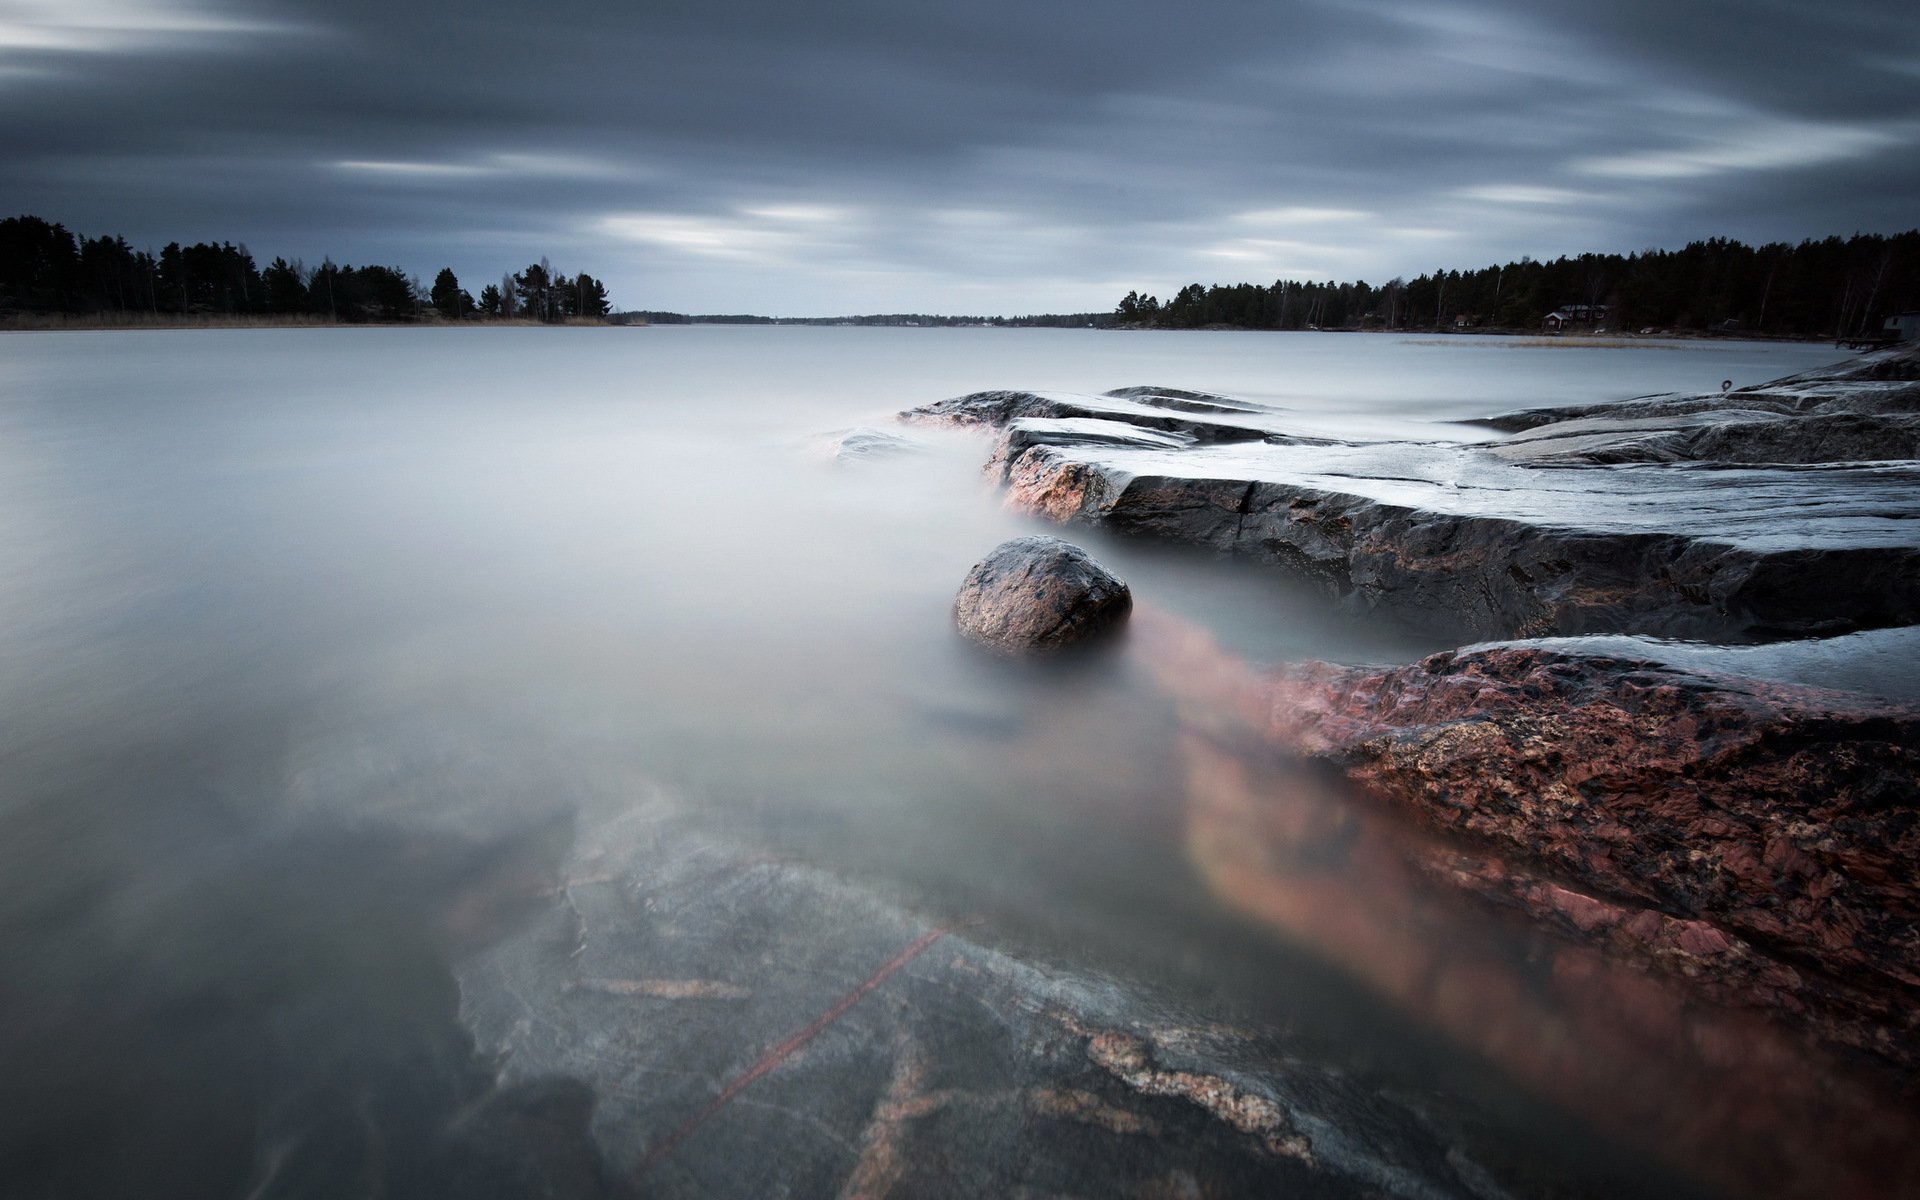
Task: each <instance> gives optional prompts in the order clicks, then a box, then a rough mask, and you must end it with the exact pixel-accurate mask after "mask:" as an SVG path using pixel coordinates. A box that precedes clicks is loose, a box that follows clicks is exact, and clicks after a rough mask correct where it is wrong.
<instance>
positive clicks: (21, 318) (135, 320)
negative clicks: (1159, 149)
mask: <svg viewBox="0 0 1920 1200" xmlns="http://www.w3.org/2000/svg"><path fill="white" fill-rule="evenodd" d="M676 324H683V325H685V326H689V327H691V326H702V327H707V328H717V327H723V326H744V327H748V328H768V327H789V328H790V327H811V328H824V329H842V328H845V329H854V328H858V329H929V328H941V329H1025V328H1034V329H1051V328H1077V327H1076V326H1018V325H980V326H974V325H942V326H926V325H909V324H899V325H887V324H879V323H867V324H855V323H852V322H849V323H847V324H844V325H842V324H838V323H828V322H824V321H814V320H808V321H798V320H796V321H784V320H771V321H767V322H764V323H755V324H754V325H751V326H749V325H747V323H745V322H735V321H688V322H676ZM649 327H651V326H650V324H649V323H648V322H646V321H638V320H627V321H618V320H608V319H605V318H598V317H575V318H572V319H569V320H566V321H535V320H524V319H520V318H505V319H490V320H485V321H353V322H349V321H333V320H329V319H327V318H325V317H316V316H308V315H300V316H273V317H268V316H236V315H231V314H218V315H215V314H208V315H204V316H198V315H182V314H179V313H160V314H157V315H155V314H149V313H140V314H106V315H103V314H100V313H88V314H85V315H79V316H72V317H62V316H60V315H59V314H51V313H48V314H41V313H31V314H18V315H15V316H11V317H4V318H0V333H101V332H120V333H127V332H169V331H177V330H196V329H498V328H509V329H556V328H567V329H646V328H649ZM1100 332H1103V333H1106V332H1118V333H1246V334H1262V333H1266V334H1296V333H1354V334H1371V335H1375V336H1378V335H1381V334H1388V335H1392V336H1395V337H1400V338H1413V339H1417V340H1419V341H1420V342H1422V343H1423V344H1428V345H1454V344H1465V343H1467V342H1469V341H1471V340H1474V339H1479V338H1521V339H1525V341H1524V342H1522V343H1521V345H1522V346H1524V347H1527V348H1536V347H1537V348H1541V349H1551V348H1554V347H1580V348H1583V349H1589V350H1594V349H1628V348H1631V347H1634V346H1647V345H1659V344H1662V343H1673V342H1721V341H1726V342H1783V343H1793V344H1798V345H1817V344H1823V343H1826V342H1828V341H1830V340H1831V339H1830V338H1827V337H1808V336H1797V335H1792V334H1764V333H1753V332H1744V333H1737V334H1731V333H1729V334H1710V333H1693V332H1688V333H1678V332H1662V333H1649V334H1600V335H1594V334H1582V333H1565V334H1541V333H1539V332H1537V331H1521V330H1495V329H1471V330H1447V329H1316V330H1297V329H1242V328H1236V327H1232V326H1222V327H1217V328H1211V329H1208V328H1203V329H1198V330H1179V329H1150V328H1149V329H1142V328H1139V327H1133V328H1127V327H1119V328H1114V327H1108V328H1106V329H1102V330H1100ZM1836 344H1837V343H1836Z"/></svg>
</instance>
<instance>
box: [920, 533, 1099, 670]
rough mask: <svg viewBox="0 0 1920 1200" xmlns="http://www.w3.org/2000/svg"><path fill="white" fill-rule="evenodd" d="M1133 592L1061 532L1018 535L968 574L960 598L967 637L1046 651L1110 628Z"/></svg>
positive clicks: (997, 648)
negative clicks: (1050, 535) (1063, 539)
mask: <svg viewBox="0 0 1920 1200" xmlns="http://www.w3.org/2000/svg"><path fill="white" fill-rule="evenodd" d="M1132 609H1133V593H1132V592H1131V591H1129V590H1128V589H1127V585H1126V584H1124V583H1122V582H1120V580H1119V579H1117V578H1115V577H1114V575H1113V573H1112V572H1110V571H1108V570H1107V569H1106V568H1105V567H1103V566H1101V565H1100V564H1099V563H1097V562H1095V561H1094V559H1093V556H1092V555H1090V554H1088V553H1087V552H1086V551H1085V550H1082V549H1081V548H1080V547H1078V546H1075V545H1073V544H1072V543H1070V542H1063V541H1061V540H1060V539H1059V538H1054V537H1023V538H1014V539H1013V540H1012V541H1010V542H1002V543H1001V544H1000V545H998V546H996V547H994V549H993V552H992V553H991V554H989V555H987V556H986V557H985V558H983V559H981V560H980V561H979V562H977V563H975V564H974V566H973V569H972V570H971V571H968V572H967V578H966V582H964V583H962V584H961V585H960V594H959V595H958V596H956V597H954V601H953V620H954V624H956V625H957V626H958V627H959V629H960V632H961V634H962V635H963V636H965V637H966V638H967V639H968V640H970V641H973V642H977V643H979V644H980V645H982V646H985V647H986V648H987V649H989V650H991V651H993V652H994V653H996V654H1005V655H1025V654H1044V653H1050V652H1052V651H1055V650H1062V649H1065V648H1066V647H1068V646H1071V645H1075V644H1076V643H1079V642H1084V641H1086V640H1088V639H1089V638H1093V637H1097V636H1099V635H1100V634H1103V633H1106V632H1107V631H1109V630H1111V629H1112V628H1114V627H1115V626H1117V625H1119V624H1120V623H1121V622H1122V621H1124V620H1126V617H1127V614H1128V613H1129V612H1131V611H1132Z"/></svg>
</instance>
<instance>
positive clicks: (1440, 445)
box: [908, 359, 1920, 642]
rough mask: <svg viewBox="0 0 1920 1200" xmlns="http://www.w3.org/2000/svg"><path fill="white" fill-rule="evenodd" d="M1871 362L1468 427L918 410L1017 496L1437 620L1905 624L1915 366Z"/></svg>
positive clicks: (1042, 406)
mask: <svg viewBox="0 0 1920 1200" xmlns="http://www.w3.org/2000/svg"><path fill="white" fill-rule="evenodd" d="M1901 361H1904V360H1901ZM1871 370H1872V371H1878V372H1879V373H1880V375H1887V376H1889V377H1887V378H1881V377H1878V376H1874V377H1862V373H1863V371H1864V372H1866V373H1867V374H1871V371H1867V369H1866V368H1857V367H1853V366H1848V367H1843V368H1836V369H1835V370H1834V371H1832V372H1830V373H1829V374H1828V375H1825V376H1820V375H1806V376H1796V377H1793V378H1792V379H1791V380H1783V381H1778V382H1776V383H1774V384H1769V385H1767V386H1765V387H1762V388H1755V389H1747V390H1745V391H1741V392H1735V393H1732V394H1731V395H1724V396H1723V395H1720V394H1717V393H1716V394H1714V395H1712V396H1698V397H1652V398H1648V399H1643V400H1637V401H1627V402H1624V403H1621V404H1617V405H1600V406H1588V407H1586V408H1581V409H1568V410H1557V411H1548V410H1540V411H1539V412H1538V413H1535V414H1519V415H1517V416H1516V417H1515V418H1514V420H1512V421H1509V422H1507V424H1506V426H1504V427H1512V428H1523V427H1524V428H1528V429H1530V430H1531V431H1532V432H1530V433H1529V434H1527V435H1526V436H1524V437H1521V438H1516V439H1512V440H1508V441H1502V442H1493V443H1487V444H1483V445H1461V444H1458V443H1452V442H1372V443H1352V442H1338V441H1330V440H1327V439H1324V438H1321V439H1310V438H1304V437H1300V436H1297V435H1294V434H1290V433H1288V432H1287V431H1286V429H1285V426H1284V424H1283V421H1282V414H1280V413H1279V412H1278V410H1274V409H1269V408H1265V407H1262V406H1258V405H1252V404H1246V403H1244V402H1243V403H1241V404H1240V405H1239V406H1238V407H1235V406H1234V404H1233V402H1229V401H1227V400H1225V399H1224V398H1218V397H1207V398H1199V399H1194V398H1189V397H1183V396H1179V395H1175V394H1172V393H1169V392H1168V391H1167V390H1166V389H1122V393H1120V394H1110V395H1108V396H1105V397H1090V396H1077V397H1076V396H1068V395H1064V394H1053V393H1048V394H1042V393H1024V392H1021V393H1014V392H993V393H978V394H976V395H973V396H965V397H959V398H957V399H955V400H952V401H943V402H941V403H940V404H936V405H929V406H927V408H925V409H921V410H916V413H917V414H918V415H919V418H920V419H938V420H945V421H961V422H964V423H971V424H974V425H982V426H998V427H1004V428H1005V431H1006V432H1005V433H1004V434H1003V436H1002V437H1001V439H1000V440H999V443H998V444H997V445H996V447H995V450H994V453H993V459H992V461H991V462H990V464H989V471H990V473H991V474H993V475H994V476H995V477H997V478H999V479H1001V480H1003V481H1004V482H1005V483H1006V485H1007V489H1008V492H1007V501H1008V504H1009V506H1010V507H1012V508H1014V509H1016V510H1019V511H1023V512H1027V513H1031V514H1033V515H1036V516H1042V517H1045V518H1047V519H1049V520H1052V521H1056V522H1060V523H1063V524H1084V525H1092V526H1100V527H1103V528H1106V529H1109V530H1112V531H1114V532H1118V533H1126V534H1132V535H1138V536H1147V537H1155V538H1164V539H1168V540H1173V541H1179V542H1185V543H1189V544H1193V545H1198V546H1203V547H1207V548H1210V549H1213V550H1215V551H1218V552H1221V553H1225V554H1233V555H1237V556H1243V557H1247V558H1251V559H1254V560H1256V561H1260V562H1264V563H1268V564H1271V565H1273V566H1276V567H1279V568H1281V569H1285V570H1288V571H1291V572H1294V573H1297V574H1302V575H1306V576H1308V577H1310V578H1313V579H1317V580H1319V581H1320V582H1322V583H1323V584H1324V586H1326V587H1327V589H1328V590H1329V591H1330V592H1332V593H1333V594H1334V595H1336V596H1338V597H1341V598H1343V599H1345V600H1346V601H1347V602H1349V603H1351V604H1352V605H1354V606H1355V607H1358V608H1361V609H1363V610H1369V611H1371V610H1375V609H1388V610H1392V611H1394V612H1395V613H1397V614H1400V615H1402V616H1404V617H1409V618H1411V619H1413V620H1416V621H1419V622H1421V623H1424V624H1428V625H1432V626H1436V627H1441V628H1443V629H1444V630H1445V631H1446V632H1448V633H1451V634H1454V635H1455V636H1461V637H1465V638H1501V637H1536V636H1542V635H1547V634H1585V633H1633V634H1657V635H1665V636H1680V637H1693V638H1704V639H1710V640H1714V641H1734V642H1738V641H1762V640H1768V639H1774V638H1780V637H1806V636H1827V635H1838V634H1844V633H1849V632H1853V631H1856V630H1861V629H1876V628H1886V627H1890V626H1897V625H1905V624H1911V623H1915V622H1917V621H1920V461H1916V460H1915V455H1916V454H1920V415H1916V413H1915V411H1914V410H1916V409H1920V384H1916V383H1913V382H1908V381H1905V380H1903V379H1901V378H1899V371H1900V370H1904V368H1903V367H1900V365H1899V363H1898V362H1894V361H1893V360H1891V359H1889V360H1888V361H1887V362H1883V363H1880V364H1879V365H1878V366H1875V367H1872V368H1871ZM1889 373H1890V374H1889ZM1909 393H1911V395H1910V394H1909ZM1176 405H1183V406H1186V407H1188V408H1199V409H1202V410H1204V414H1205V415H1199V414H1197V413H1187V412H1178V411H1176V410H1175V409H1174V408H1173V407H1171V406H1176ZM908 415H909V416H910V417H912V416H915V414H908ZM1522 418H1524V419H1522ZM1126 428H1131V429H1132V430H1133V431H1134V432H1133V433H1132V434H1129V433H1127V432H1126ZM1236 429H1237V430H1238V432H1237V433H1235V432H1233V431H1234V430H1236ZM1167 439H1175V441H1176V442H1177V444H1167Z"/></svg>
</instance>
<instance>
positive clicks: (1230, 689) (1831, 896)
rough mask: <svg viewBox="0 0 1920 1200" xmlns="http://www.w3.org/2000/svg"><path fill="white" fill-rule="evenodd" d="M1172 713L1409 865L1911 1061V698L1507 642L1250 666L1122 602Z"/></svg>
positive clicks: (1734, 1000)
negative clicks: (1364, 806)
mask: <svg viewBox="0 0 1920 1200" xmlns="http://www.w3.org/2000/svg"><path fill="white" fill-rule="evenodd" d="M1141 624H1142V630H1141V632H1140V635H1139V638H1138V642H1137V644H1138V647H1139V649H1140V652H1141V653H1142V654H1143V655H1144V656H1145V658H1146V660H1147V661H1148V662H1149V664H1150V665H1151V666H1152V668H1153V670H1154V673H1155V675H1156V677H1157V678H1158V679H1159V680H1160V681H1161V682H1162V683H1163V684H1164V685H1165V686H1167V687H1168V688H1169V690H1171V691H1172V692H1173V693H1174V694H1175V696H1176V697H1178V699H1179V700H1180V702H1181V706H1182V709H1183V712H1184V713H1185V715H1186V717H1187V719H1188V721H1190V722H1192V723H1195V724H1197V725H1199V726H1201V727H1204V728H1207V729H1210V730H1215V731H1219V732H1223V733H1239V734H1242V735H1244V734H1245V733H1247V732H1251V733H1253V734H1254V735H1256V736H1257V737H1258V738H1259V739H1260V740H1261V741H1264V742H1266V743H1268V744H1270V745H1272V746H1274V747H1277V748H1280V749H1283V750H1285V751H1288V752H1291V753H1295V754H1304V755H1308V756H1311V757H1313V758H1316V759H1319V760H1321V761H1324V762H1326V763H1328V764H1330V765H1332V766H1334V767H1336V768H1337V769H1338V770H1339V771H1340V773H1341V774H1343V775H1345V776H1346V777H1347V778H1348V779H1349V780H1351V781H1353V782H1354V783H1356V784H1359V785H1360V786H1361V787H1362V788H1363V789H1364V790H1365V791H1366V792H1367V793H1369V794H1370V795H1372V796H1373V797H1375V798H1376V799H1377V800H1379V801H1380V802H1382V803H1383V804H1384V805H1386V806H1387V807H1388V808H1390V809H1393V810H1398V811H1400V812H1402V813H1405V814H1407V815H1409V816H1411V817H1413V818H1414V819H1415V820H1416V821H1418V822H1419V823H1420V824H1421V825H1423V826H1426V827H1427V828H1429V829H1433V830H1437V831H1439V832H1440V833H1441V834H1443V835H1444V836H1446V837H1448V838H1452V839H1458V840H1457V842H1456V847H1455V851H1454V856H1453V857H1452V858H1451V859H1449V860H1445V861H1442V862H1441V863H1440V865H1438V866H1437V867H1435V868H1434V870H1435V873H1436V874H1438V875H1440V876H1443V877H1444V879H1445V881H1446V882H1448V883H1449V884H1451V885H1452V886H1456V887H1461V888H1465V889H1466V890H1468V891H1471V892H1476V893H1479V894H1481V895H1483V896H1485V897H1487V898H1489V899H1492V900H1495V901H1496V902H1498V903H1499V904H1501V905H1502V906H1511V907H1517V908H1519V909H1521V910H1523V911H1525V912H1527V913H1529V914H1530V915H1532V916H1533V917H1535V918H1536V919H1538V920H1540V921H1542V922H1543V923H1545V924H1547V925H1548V926H1550V927H1554V928H1559V929H1563V930H1565V931H1567V932H1569V933H1573V934H1576V935H1578V936H1581V937H1583V938H1585V939H1587V940H1589V941H1591V942H1593V943H1597V944H1599V945H1601V946H1603V947H1605V948H1606V949H1607V950H1609V951H1610V952H1611V953H1613V954H1615V955H1616V956H1618V957H1620V958H1623V959H1625V960H1627V961H1630V962H1633V963H1636V964H1639V965H1644V966H1648V967H1651V968H1654V969H1656V970H1658V971H1660V972H1662V973H1664V974H1667V975H1669V976H1672V977H1678V978H1680V979H1683V980H1685V981H1687V984H1688V986H1689V987H1691V988H1693V989H1695V990H1696V992H1697V993H1698V994H1700V995H1702V996H1704V997H1705V998H1706V999H1709V1000H1711V1001H1712V1002H1713V1003H1715V1004H1719V1005H1726V1006H1733V1007H1740V1008H1749V1009H1757V1010H1760V1011H1763V1012H1766V1013H1768V1014H1770V1015H1771V1016H1774V1017H1780V1018H1784V1019H1786V1020H1787V1021H1789V1022H1790V1023H1792V1024H1794V1025H1797V1026H1800V1027H1801V1028H1804V1029H1806V1030H1808V1031H1809V1032H1812V1033H1814V1034H1815V1035H1816V1036H1818V1037H1819V1038H1820V1039H1821V1040H1822V1041H1824V1042H1826V1043H1828V1044H1829V1045H1831V1046H1838V1047H1842V1048H1844V1050H1845V1051H1846V1052H1848V1053H1855V1054H1864V1055H1867V1056H1871V1057H1874V1058H1878V1059H1879V1060H1880V1061H1881V1062H1882V1063H1883V1064H1885V1065H1888V1066H1891V1067H1893V1068H1894V1069H1895V1070H1897V1071H1900V1072H1910V1071H1912V1070H1913V1069H1914V1068H1916V1067H1920V1019H1917V1018H1916V1017H1915V1015H1914V1013H1915V1010H1914V1008H1913V1004H1912V997H1913V995H1914V992H1915V989H1916V988H1920V887H1916V886H1915V884H1914V882H1913V878H1912V874H1911V872H1910V870H1909V869H1908V868H1907V864H1910V863H1911V862H1912V861H1913V860H1914V858H1915V857H1916V856H1920V750H1916V747H1920V709H1915V708H1913V707H1911V706H1906V705H1901V704H1897V703H1889V702H1886V701H1882V700H1878V699H1874V698H1870V697H1866V696H1861V695H1856V694H1850V693H1844V692H1835V691H1827V690H1824V689H1821V688H1814V687H1804V686H1798V685H1794V684H1786V683H1772V682H1763V681H1760V680H1755V679H1745V678H1739V677H1736V676H1731V675H1719V674H1708V673H1700V672H1695V671H1691V670H1686V669H1682V668H1680V667H1676V666H1674V665H1671V664H1669V663H1664V662H1658V661H1654V660H1652V659H1651V658H1649V657H1644V656H1631V655H1626V654H1619V653H1607V652H1605V651H1603V650H1599V649H1595V650H1583V649H1581V648H1579V647H1578V646H1577V645H1575V644H1570V643H1561V644H1544V643H1530V642H1516V643H1508V644H1504V645H1492V646H1481V647H1471V648H1468V649H1464V650H1458V651H1450V652H1447V653H1444V654H1438V655H1434V656H1432V657H1430V658H1428V659H1425V660H1423V661H1421V662H1418V663H1414V664H1411V665H1408V666H1404V667H1398V668H1393V669H1390V670H1378V669H1368V668H1351V667H1337V666H1331V665H1328V664H1325V663H1309V664H1304V665H1300V666H1295V667H1287V668H1282V669H1278V670H1271V671H1265V670H1260V669H1257V668H1252V667H1249V666H1247V665H1245V664H1242V663H1238V662H1236V661H1235V660H1233V659H1232V658H1231V657H1230V656H1228V655H1225V654H1223V653H1222V652H1220V651H1219V650H1218V648H1217V647H1216V646H1214V645H1213V644H1212V642H1211V639H1210V638H1208V637H1207V636H1206V635H1204V634H1202V633H1200V632H1199V631H1197V630H1193V629H1191V628H1188V627H1182V626H1180V625H1179V624H1178V623H1177V622H1175V621H1173V620H1172V619H1170V618H1168V617H1166V616H1164V615H1162V614H1157V613H1155V614H1146V615H1143V619H1142V622H1141Z"/></svg>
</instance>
